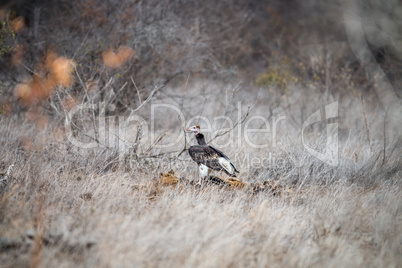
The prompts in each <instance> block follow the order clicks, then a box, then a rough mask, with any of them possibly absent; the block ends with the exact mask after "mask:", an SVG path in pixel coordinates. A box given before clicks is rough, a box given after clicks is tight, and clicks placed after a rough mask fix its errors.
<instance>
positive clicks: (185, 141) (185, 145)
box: [176, 129, 187, 157]
mask: <svg viewBox="0 0 402 268" xmlns="http://www.w3.org/2000/svg"><path fill="white" fill-rule="evenodd" d="M183 132H184V147H183V150H181V152H180V153H179V154H178V155H177V156H176V157H179V156H180V155H181V154H182V153H184V152H185V151H187V136H186V131H185V130H184V129H183Z"/></svg>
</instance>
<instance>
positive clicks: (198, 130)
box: [187, 125, 200, 135]
mask: <svg viewBox="0 0 402 268" xmlns="http://www.w3.org/2000/svg"><path fill="white" fill-rule="evenodd" d="M187 131H188V132H194V133H195V135H197V134H198V133H200V126H199V125H197V126H192V127H188V128H187Z"/></svg>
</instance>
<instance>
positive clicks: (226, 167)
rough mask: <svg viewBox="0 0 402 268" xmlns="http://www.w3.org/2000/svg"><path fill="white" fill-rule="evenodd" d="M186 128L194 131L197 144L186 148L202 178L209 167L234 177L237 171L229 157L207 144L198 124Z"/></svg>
mask: <svg viewBox="0 0 402 268" xmlns="http://www.w3.org/2000/svg"><path fill="white" fill-rule="evenodd" d="M187 130H189V131H192V132H195V133H196V136H195V137H196V139H197V143H198V145H193V146H191V147H190V148H189V149H188V152H189V154H190V156H191V158H192V159H193V160H194V161H195V162H196V163H197V164H198V166H199V175H200V178H201V179H203V178H205V177H207V176H208V173H209V169H212V170H216V171H223V172H225V173H226V174H227V175H229V176H231V177H236V173H239V171H237V169H236V168H235V166H234V165H233V164H232V162H230V160H229V158H228V157H227V156H226V155H225V154H223V153H222V152H221V151H219V150H218V149H215V148H214V147H212V146H209V145H207V143H206V142H205V139H204V135H203V134H201V133H199V126H194V127H191V128H188V129H187Z"/></svg>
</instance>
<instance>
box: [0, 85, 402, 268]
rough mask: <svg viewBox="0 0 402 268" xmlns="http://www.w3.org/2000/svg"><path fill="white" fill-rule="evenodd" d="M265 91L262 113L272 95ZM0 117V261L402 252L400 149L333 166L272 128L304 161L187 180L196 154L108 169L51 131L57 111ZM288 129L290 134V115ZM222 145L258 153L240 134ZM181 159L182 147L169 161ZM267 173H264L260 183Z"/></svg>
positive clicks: (254, 261) (223, 260)
mask: <svg viewBox="0 0 402 268" xmlns="http://www.w3.org/2000/svg"><path fill="white" fill-rule="evenodd" d="M170 90H174V89H170ZM167 92H170V91H169V90H168V91H167ZM222 92H225V90H222ZM271 97H272V95H271ZM261 98H262V102H261V104H259V105H260V106H261V107H260V106H258V105H257V107H256V110H257V113H258V109H263V106H264V105H266V104H265V101H268V99H267V100H265V99H264V96H261ZM264 100H265V101H264ZM356 101H359V100H356ZM210 105H212V106H213V105H214V104H213V103H212V104H210ZM215 107H217V106H215ZM295 109H298V108H295ZM209 111H210V112H211V114H213V113H215V114H219V113H218V111H217V110H209ZM233 112H234V113H236V112H237V111H235V110H233ZM229 114H230V113H229ZM166 116H169V115H166ZM349 119H350V118H349ZM360 119H361V120H360V123H359V124H361V125H360V126H361V127H362V128H363V129H364V120H363V118H360ZM371 119H372V118H369V120H371ZM1 120H2V121H1V129H0V133H1V135H0V137H1V139H0V143H1V147H0V148H1V152H0V153H1V159H0V161H1V165H2V168H3V169H6V167H7V166H8V165H9V164H11V163H14V164H15V165H16V168H15V169H14V171H13V172H12V177H11V178H10V179H9V183H8V185H7V186H6V188H5V189H4V191H3V192H2V193H1V196H0V219H1V224H0V247H1V251H0V252H1V253H0V260H1V263H2V266H4V267H15V266H19V267H23V266H28V265H31V266H32V267H37V266H41V267H54V266H58V267H72V266H74V267H77V266H78V267H84V266H101V267H124V266H136V267H138V266H146V267H149V266H151V267H155V266H163V267H177V266H186V267H194V266H201V267H229V266H236V267H244V266H248V267H266V266H270V267H284V266H287V267H289V266H292V267H324V266H325V267H356V266H360V267H397V266H400V265H401V263H402V258H401V256H402V254H401V253H402V246H401V243H402V235H401V234H402V224H401V223H402V213H401V212H402V185H401V183H400V174H401V171H400V168H399V167H400V158H398V157H395V156H394V157H392V159H391V158H387V163H386V165H384V166H381V165H374V167H373V165H371V164H370V163H371V162H370V161H374V160H375V159H376V158H375V155H374V156H373V157H374V160H373V157H366V160H360V161H359V162H353V161H351V160H348V157H347V156H348V155H349V154H346V153H345V154H343V155H341V156H340V159H341V164H340V166H339V167H338V168H336V169H335V168H334V169H331V168H328V167H326V166H322V165H321V164H319V163H317V161H315V160H314V159H313V158H312V157H309V156H308V155H307V153H305V152H302V151H300V150H299V149H298V147H297V146H295V145H294V144H293V145H292V144H291V143H290V139H289V140H287V139H285V138H284V137H285V136H284V135H283V136H281V138H278V139H279V140H280V141H281V143H280V148H277V149H274V148H270V149H271V150H277V151H278V152H279V151H282V152H283V153H284V154H286V155H288V156H289V157H296V158H299V160H300V161H303V165H301V166H299V167H296V166H290V167H288V166H284V167H281V168H278V167H272V168H252V167H251V168H250V167H247V166H245V164H244V163H242V164H239V162H236V164H237V165H241V166H240V169H241V171H242V172H241V173H240V178H242V180H243V181H244V182H245V183H246V187H243V188H241V187H240V188H241V189H239V188H235V187H228V186H220V185H215V184H208V185H205V186H203V187H199V186H196V185H194V184H193V183H189V181H190V182H191V181H193V180H194V181H195V180H197V176H196V175H195V173H196V172H195V171H194V169H195V166H193V165H191V164H190V166H188V167H185V168H178V165H176V166H175V165H174V164H172V165H171V166H173V167H174V168H173V169H175V171H176V173H175V174H169V173H166V172H168V171H169V169H166V168H164V167H163V165H160V166H155V163H156V162H149V161H148V160H146V159H141V158H138V159H136V160H135V161H133V163H131V164H132V167H131V168H127V166H112V167H111V168H106V169H105V166H104V165H105V163H108V161H109V160H110V156H102V157H95V156H96V155H97V154H96V152H97V151H96V150H98V149H96V150H95V151H93V152H91V150H87V149H82V150H78V151H77V150H73V148H72V147H71V145H68V142H66V141H64V140H62V142H60V139H59V137H58V136H57V135H54V133H56V132H55V129H58V126H57V125H58V124H57V123H51V124H49V126H48V127H47V128H46V129H44V130H43V129H42V130H41V129H38V126H37V125H35V124H29V123H27V122H26V121H25V123H24V124H19V123H18V122H21V121H20V120H19V119H16V118H13V117H8V118H7V117H3V118H2V119H1ZM371 122H372V120H371ZM166 123H167V122H166ZM172 125H174V124H172ZM289 128H290V130H289ZM287 131H288V138H289V137H291V135H290V133H291V132H292V128H291V126H288V130H287ZM381 132H382V131H381ZM375 133H376V132H375V131H373V133H372V134H373V135H374V134H375ZM373 135H372V136H373ZM372 138H373V137H372ZM58 139H59V142H58ZM358 140H359V138H357V139H356V141H355V142H356V143H354V142H352V143H354V144H355V145H354V146H353V148H354V149H353V150H354V151H353V153H355V154H359V153H361V152H360V151H365V152H367V150H363V149H362V148H364V146H363V145H360V146H362V147H361V149H357V147H358V146H356V144H357V141H358ZM28 141H29V142H28ZM361 141H362V143H364V142H365V139H361ZM286 142H288V144H286ZM373 143H374V145H375V144H376V143H375V142H373ZM367 146H368V145H366V148H368V147H367ZM355 147H356V148H355ZM374 147H375V146H374ZM345 148H349V147H347V146H346V147H344V148H343V149H344V150H346V149H345ZM359 148H360V147H359ZM349 149H350V148H349ZM99 150H100V149H99ZM395 150H396V151H397V150H398V149H395ZM225 151H226V152H228V154H229V155H234V154H235V153H237V152H239V153H243V154H250V155H251V156H263V155H264V153H263V152H262V151H261V150H254V151H253V150H252V149H250V148H249V149H247V146H243V147H241V148H237V147H234V148H227V149H225ZM157 152H158V151H157ZM157 152H155V153H157ZM396 155H397V154H396ZM188 159H189V157H188V156H187V153H185V154H183V156H182V158H179V159H175V160H171V161H173V162H175V163H176V162H180V161H186V160H188ZM380 159H382V158H380ZM155 161H165V160H162V159H155ZM166 161H168V160H166ZM380 162H381V161H380ZM299 163H300V162H299ZM331 170H332V171H331ZM161 172H164V173H165V174H164V175H163V176H162V177H161V174H160V173H161ZM325 176H327V178H326V177H325ZM328 176H329V177H328ZM161 179H162V180H161ZM266 179H270V180H268V181H266V183H265V185H264V184H263V181H264V180H266ZM234 182H235V181H232V183H234ZM250 185H251V186H250ZM252 186H254V187H252ZM257 186H259V187H262V190H261V189H260V190H258V187H257Z"/></svg>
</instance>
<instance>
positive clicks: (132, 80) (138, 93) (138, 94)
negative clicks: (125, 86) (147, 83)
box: [130, 76, 142, 103]
mask: <svg viewBox="0 0 402 268" xmlns="http://www.w3.org/2000/svg"><path fill="white" fill-rule="evenodd" d="M130 78H131V82H133V84H134V87H135V89H136V90H137V96H138V101H139V103H141V102H142V101H141V96H140V91H139V90H138V88H137V85H136V84H135V82H134V79H133V77H132V76H130Z"/></svg>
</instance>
